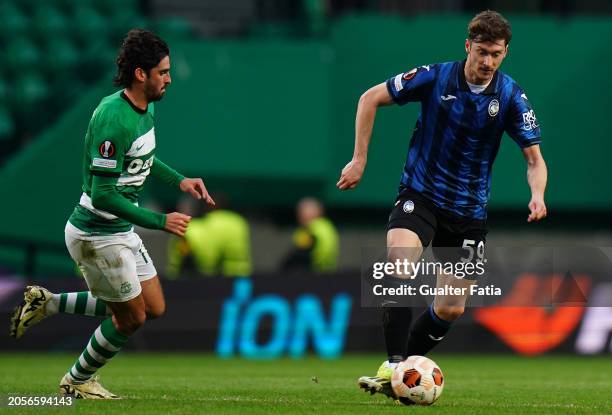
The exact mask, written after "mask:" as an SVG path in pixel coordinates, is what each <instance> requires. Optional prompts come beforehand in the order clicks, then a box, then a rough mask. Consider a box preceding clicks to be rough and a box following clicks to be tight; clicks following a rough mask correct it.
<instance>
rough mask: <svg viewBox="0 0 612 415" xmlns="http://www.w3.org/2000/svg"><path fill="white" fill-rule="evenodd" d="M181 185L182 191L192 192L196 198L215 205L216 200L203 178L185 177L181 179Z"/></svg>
mask: <svg viewBox="0 0 612 415" xmlns="http://www.w3.org/2000/svg"><path fill="white" fill-rule="evenodd" d="M179 187H180V189H181V191H182V192H185V193H189V194H191V196H193V197H194V198H195V199H198V200H201V199H202V200H204V201H205V202H206V203H208V204H209V205H211V206H214V205H215V201H214V200H213V198H212V197H211V196H210V195H209V194H208V190H206V186H204V181H203V180H202V179H200V178H195V179H192V178H189V177H185V178H184V179H183V180H181V183H180V185H179Z"/></svg>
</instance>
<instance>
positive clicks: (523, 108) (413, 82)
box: [387, 61, 540, 219]
mask: <svg viewBox="0 0 612 415" xmlns="http://www.w3.org/2000/svg"><path fill="white" fill-rule="evenodd" d="M464 65H465V61H458V62H447V63H440V64H435V65H425V66H421V67H418V68H415V69H413V70H411V71H409V72H406V73H401V74H399V75H397V76H395V77H393V78H390V79H389V80H388V81H387V89H388V90H389V93H390V94H391V97H392V98H393V100H394V101H395V102H396V103H397V104H399V105H403V104H406V103H407V102H416V101H419V102H421V113H420V114H419V117H418V119H417V122H416V127H415V129H414V133H413V135H412V139H411V141H410V147H409V150H408V156H407V158H406V165H405V166H404V172H403V174H402V179H401V184H402V185H403V186H405V187H407V188H409V189H412V190H414V191H417V192H419V193H421V194H422V195H423V196H425V197H427V198H428V199H430V200H431V201H432V202H433V203H434V204H435V205H436V206H438V207H440V208H441V209H444V210H448V211H450V212H452V213H454V214H457V215H459V216H464V217H469V218H473V219H485V218H486V216H487V212H486V206H487V202H488V199H489V194H490V186H491V167H492V165H493V161H494V160H495V156H496V155H497V151H498V149H499V145H500V142H501V138H502V135H503V133H504V131H506V132H507V133H508V134H509V135H510V137H512V139H514V141H515V142H516V143H517V144H518V145H519V146H520V147H521V148H525V147H528V146H531V145H534V144H539V143H540V127H539V125H538V122H537V120H536V117H535V115H534V112H533V109H532V108H531V105H530V104H529V101H528V100H527V96H526V95H525V92H524V91H523V90H522V89H521V88H520V87H519V86H518V84H517V83H516V82H515V81H514V80H513V79H512V78H510V77H509V76H508V75H506V74H504V73H502V72H500V71H497V72H496V73H495V75H494V76H493V79H492V80H491V83H490V84H489V85H488V87H487V88H486V89H485V90H484V91H483V92H482V93H480V94H476V93H472V92H471V91H470V88H469V86H468V84H467V82H466V79H465V75H464V72H463V68H464Z"/></svg>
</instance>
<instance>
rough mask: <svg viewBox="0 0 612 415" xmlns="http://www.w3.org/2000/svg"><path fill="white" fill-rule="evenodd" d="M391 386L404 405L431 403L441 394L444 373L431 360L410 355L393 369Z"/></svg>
mask: <svg viewBox="0 0 612 415" xmlns="http://www.w3.org/2000/svg"><path fill="white" fill-rule="evenodd" d="M391 387H392V388H393V392H395V395H396V396H397V399H398V400H399V401H400V402H401V403H403V404H405V405H414V404H417V405H431V404H432V403H434V402H435V401H436V400H437V399H438V398H439V397H440V395H442V390H444V375H442V370H440V367H439V366H438V365H437V364H436V362H434V361H433V360H431V359H428V358H426V357H424V356H410V357H409V358H408V359H406V360H404V361H403V362H400V363H399V364H398V365H397V367H396V368H395V370H394V371H393V376H392V377H391Z"/></svg>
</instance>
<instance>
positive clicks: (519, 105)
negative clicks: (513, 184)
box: [505, 86, 548, 222]
mask: <svg viewBox="0 0 612 415" xmlns="http://www.w3.org/2000/svg"><path fill="white" fill-rule="evenodd" d="M505 129H506V131H507V132H508V134H509V135H510V137H512V139H513V140H514V141H515V142H516V143H517V144H518V145H519V147H521V150H522V152H523V156H524V157H525V161H527V183H529V188H530V189H531V200H530V201H529V205H528V207H529V216H528V217H527V222H534V221H538V220H540V219H543V218H545V217H546V214H547V212H546V204H545V203H544V191H545V190H546V181H547V178H548V172H547V170H546V163H545V162H544V158H543V157H542V152H541V151H540V143H541V142H542V138H541V137H542V133H541V131H540V125H539V123H538V120H537V118H536V115H535V112H534V111H533V108H532V107H531V104H530V103H529V100H528V98H527V95H526V94H525V92H524V91H523V90H522V89H521V88H519V87H518V86H516V87H515V89H514V90H513V94H512V97H511V102H510V111H509V113H508V117H507V118H506V126H505Z"/></svg>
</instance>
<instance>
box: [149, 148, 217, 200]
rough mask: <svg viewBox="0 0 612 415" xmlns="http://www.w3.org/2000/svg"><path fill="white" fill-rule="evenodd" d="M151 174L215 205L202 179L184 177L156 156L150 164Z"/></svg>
mask: <svg viewBox="0 0 612 415" xmlns="http://www.w3.org/2000/svg"><path fill="white" fill-rule="evenodd" d="M151 175H153V176H154V177H157V178H158V179H160V180H161V181H162V182H164V183H166V184H168V185H169V186H171V187H178V188H179V189H181V191H182V192H185V193H190V194H191V195H192V196H193V197H194V198H195V199H198V200H200V199H203V200H204V201H205V202H206V203H208V204H209V205H211V206H214V205H215V201H214V200H213V198H212V197H211V196H210V195H209V194H208V191H207V190H206V186H204V181H203V180H202V179H200V178H196V179H191V178H188V177H185V176H183V175H182V174H180V173H178V172H176V170H174V169H173V168H171V167H170V166H168V165H167V164H166V163H164V162H163V161H161V160H160V159H158V158H156V159H155V162H153V165H152V166H151Z"/></svg>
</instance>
